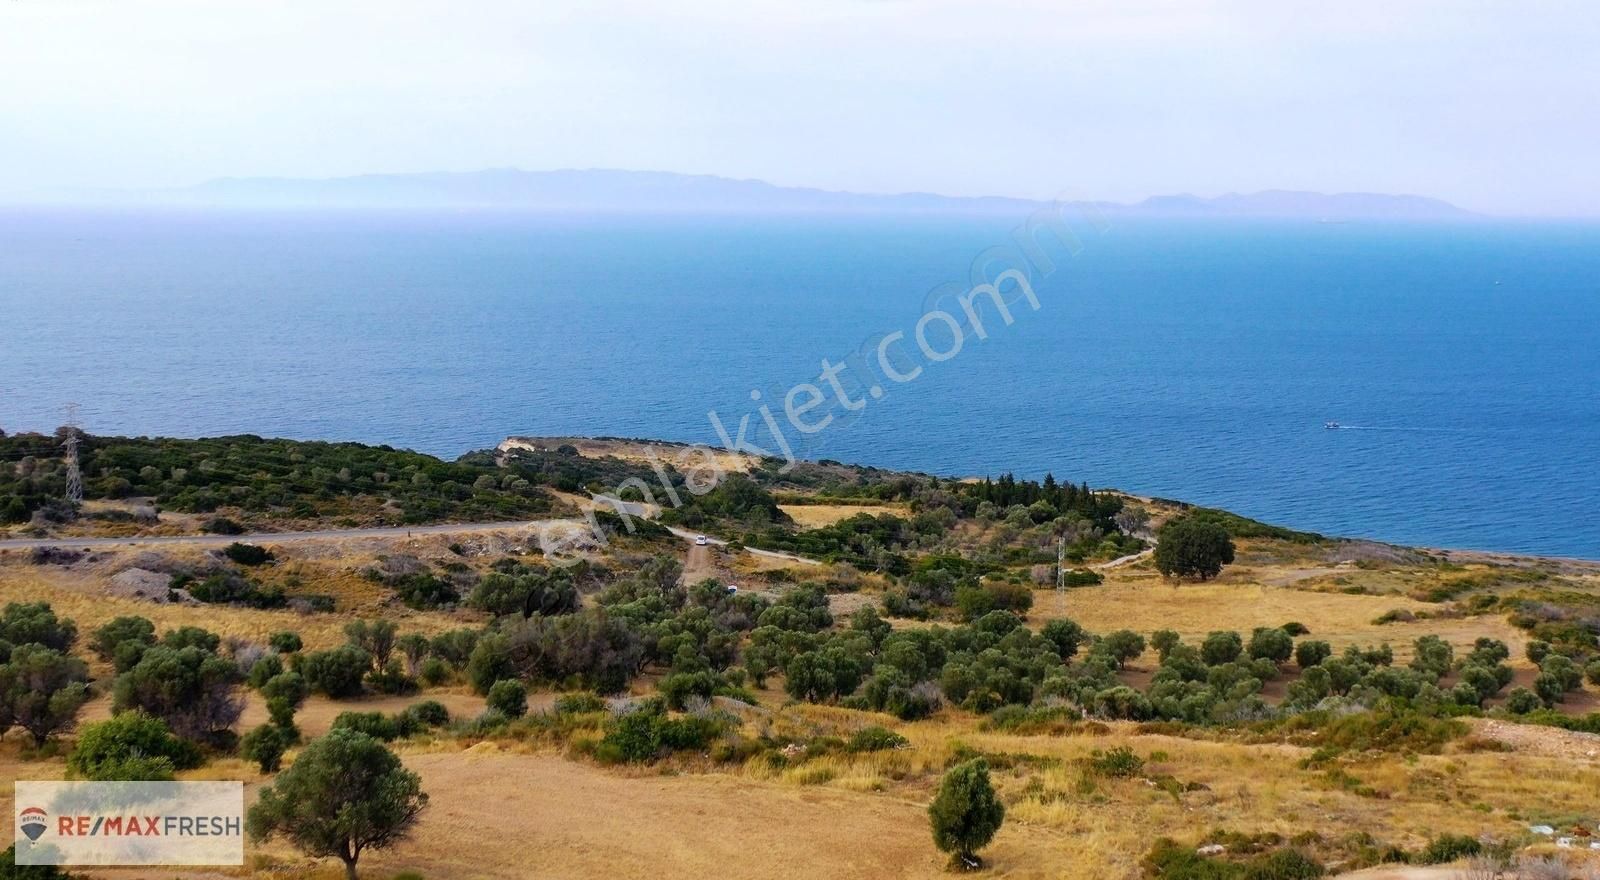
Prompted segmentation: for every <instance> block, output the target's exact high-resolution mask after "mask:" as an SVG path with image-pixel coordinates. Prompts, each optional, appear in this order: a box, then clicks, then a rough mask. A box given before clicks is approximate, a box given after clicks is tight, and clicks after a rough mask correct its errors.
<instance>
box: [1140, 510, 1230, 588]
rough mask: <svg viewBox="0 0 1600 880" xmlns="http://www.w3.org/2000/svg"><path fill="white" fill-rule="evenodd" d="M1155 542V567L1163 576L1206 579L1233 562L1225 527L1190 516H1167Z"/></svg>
mask: <svg viewBox="0 0 1600 880" xmlns="http://www.w3.org/2000/svg"><path fill="white" fill-rule="evenodd" d="M1157 542H1158V543H1157V544H1156V553H1155V561H1156V570H1157V571H1160V572H1161V574H1162V575H1163V576H1165V577H1175V578H1186V577H1192V578H1198V579H1199V580H1202V581H1205V580H1210V579H1211V578H1214V577H1216V576H1217V575H1219V574H1221V573H1222V567H1223V566H1224V565H1229V564H1231V563H1232V562H1233V539H1232V538H1231V537H1230V536H1229V535H1228V530H1227V529H1226V528H1224V527H1222V526H1221V525H1220V524H1218V523H1214V522H1209V521H1206V520H1202V519H1197V518H1195V517H1193V516H1180V517H1177V518H1175V519H1170V520H1168V521H1167V522H1166V524H1165V525H1163V526H1162V527H1161V531H1160V533H1159V534H1158V535H1157Z"/></svg>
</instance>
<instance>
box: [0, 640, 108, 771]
mask: <svg viewBox="0 0 1600 880" xmlns="http://www.w3.org/2000/svg"><path fill="white" fill-rule="evenodd" d="M88 677H90V675H88V667H85V666H83V661H80V659H78V658H74V656H70V654H62V653H61V651H56V650H51V648H46V646H43V645H22V646H19V648H14V650H13V651H11V662H8V664H5V666H0V734H3V733H5V731H6V728H10V726H11V725H16V726H19V728H22V730H26V731H27V733H30V734H32V736H34V744H35V746H43V744H45V741H46V739H50V738H51V736H54V734H58V733H61V731H67V730H72V725H74V723H75V722H77V718H78V709H82V707H83V704H85V702H88V699H90V691H88V686H86V685H85V682H88Z"/></svg>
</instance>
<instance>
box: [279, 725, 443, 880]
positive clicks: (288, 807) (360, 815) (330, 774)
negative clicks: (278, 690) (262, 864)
mask: <svg viewBox="0 0 1600 880" xmlns="http://www.w3.org/2000/svg"><path fill="white" fill-rule="evenodd" d="M427 805H428V796H427V794H425V793H423V791H422V779H421V777H419V776H417V774H415V773H413V772H411V771H410V770H407V769H406V768H405V767H404V766H403V765H402V764H401V763H400V759H399V758H398V757H396V755H395V754H394V752H391V751H389V749H388V748H387V747H385V746H384V744H383V743H381V742H379V741H378V740H375V739H373V738H372V737H370V736H368V735H366V734H364V733H360V732H358V731H355V730H350V729H348V728H345V729H335V730H332V731H330V732H329V733H328V734H327V735H326V736H324V737H321V738H319V739H317V740H314V741H313V742H312V743H311V744H310V745H308V746H306V747H305V750H304V751H302V752H301V753H300V756H299V757H298V758H297V759H296V760H295V762H294V763H293V764H292V765H290V767H289V769H287V770H285V771H283V772H282V773H280V774H279V775H278V778H277V780H276V781H275V782H273V784H272V785H270V786H268V787H266V788H264V789H262V790H261V798H260V800H258V801H257V802H256V804H255V806H253V807H251V808H250V814H249V818H248V825H249V829H250V836H251V837H253V838H255V839H256V840H258V841H264V840H269V839H271V838H273V837H277V836H282V837H284V838H285V839H287V840H288V841H289V842H290V843H292V844H294V845H295V846H296V847H297V848H299V849H300V850H302V851H303V852H305V853H307V854H308V855H311V856H315V857H318V858H326V857H328V856H336V857H338V859H339V860H340V861H342V862H344V872H345V877H347V878H349V880H355V878H356V862H357V861H359V860H360V858H361V854H362V853H364V852H366V851H367V850H373V849H384V848H386V847H389V846H391V845H393V844H395V843H396V842H398V841H400V840H402V839H404V838H405V837H406V835H407V834H409V833H410V831H411V829H412V827H413V826H414V825H416V822H417V816H418V815H420V814H421V813H422V811H423V809H424V808H425V807H426V806H427Z"/></svg>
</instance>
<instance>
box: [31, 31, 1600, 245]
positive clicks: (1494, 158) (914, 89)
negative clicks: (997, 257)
mask: <svg viewBox="0 0 1600 880" xmlns="http://www.w3.org/2000/svg"><path fill="white" fill-rule="evenodd" d="M1597 153H1600V2H1594V0H1573V2H1560V0H1554V2H1537V0H1535V2H1527V3H1513V2H1509V0H1439V2H1432V0H1418V2H1405V0H1383V2H1368V0H1342V2H1338V3H1321V2H1309V0H1308V2H1294V0H1238V2H1204V0H1172V2H1160V0H1104V2H1101V0H1091V2H1073V0H981V2H970V3H965V2H963V3H957V2H942V0H781V2H779V0H725V2H708V0H689V2H679V3H665V2H662V3H646V2H632V0H587V2H573V3H570V4H567V3H561V4H556V3H540V2H537V0H535V2H529V0H477V2H470V0H454V2H442V0H441V2H434V0H370V2H369V0H0V192H18V191H26V190H30V189H35V188H49V187H60V186H73V187H78V186H86V187H101V186H119V187H120V186H172V185H183V184H189V183H195V182H199V181H201V180H205V179H208V178H212V177H219V176H228V175H233V176H257V175H282V176H313V177H325V176H337V175H346V174H357V173H364V172H397V171H416V170H473V169H479V168H485V167H506V166H515V167H520V168H528V169H548V168H565V167H577V168H588V167H606V168H631V169H651V170H667V171H684V172H701V173H715V174H722V175H727V176H733V177H756V178H761V179H765V180H769V181H772V182H774V183H780V184H796V185H814V186H821V187H826V188H830V189H850V190H857V191H863V192H898V191H905V190H926V191H934V192H942V193H949V194H957V195H979V194H995V195H1014V196H1026V197H1050V196H1055V195H1058V194H1067V195H1070V196H1073V197H1087V198H1111V199H1118V200H1130V199H1137V198H1141V197H1143V196H1146V195H1149V194H1152V193H1169V192H1183V191H1188V192H1196V193H1200V194H1204V195H1212V194H1217V193H1221V192H1226V191H1231V190H1238V191H1251V190H1258V189H1265V188H1296V189H1319V190H1330V191H1333V190H1366V191H1378V192H1412V193H1420V194H1425V195H1433V196H1439V197H1442V198H1446V199H1449V200H1452V201H1455V202H1457V203H1459V204H1461V205H1463V206H1465V207H1468V208H1473V209H1477V210H1483V211H1489V212H1501V213H1516V214H1590V215H1594V214H1600V163H1597V162H1596V161H1595V156H1596V155H1597Z"/></svg>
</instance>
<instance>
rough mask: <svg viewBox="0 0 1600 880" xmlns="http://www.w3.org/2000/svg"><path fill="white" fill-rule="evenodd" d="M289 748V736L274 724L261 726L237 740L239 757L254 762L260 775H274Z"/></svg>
mask: <svg viewBox="0 0 1600 880" xmlns="http://www.w3.org/2000/svg"><path fill="white" fill-rule="evenodd" d="M288 748H289V735H288V734H287V733H285V732H284V729H283V728H282V727H279V726H278V725H276V724H263V725H261V726H260V727H257V728H256V729H255V730H252V731H250V732H249V733H247V734H245V735H244V737H243V738H242V739H240V740H239V757H241V758H244V759H245V760H246V761H254V762H255V764H256V766H258V767H260V768H261V772H262V773H276V772H278V767H279V766H280V765H281V764H282V763H283V753H284V750H286V749H288Z"/></svg>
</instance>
